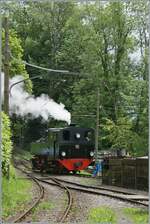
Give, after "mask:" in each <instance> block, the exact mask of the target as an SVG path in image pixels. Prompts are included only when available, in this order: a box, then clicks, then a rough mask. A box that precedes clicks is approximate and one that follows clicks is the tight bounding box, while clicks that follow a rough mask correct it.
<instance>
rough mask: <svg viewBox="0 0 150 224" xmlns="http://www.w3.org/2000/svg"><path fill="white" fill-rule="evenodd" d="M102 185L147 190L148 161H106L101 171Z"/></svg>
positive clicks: (143, 159)
mask: <svg viewBox="0 0 150 224" xmlns="http://www.w3.org/2000/svg"><path fill="white" fill-rule="evenodd" d="M102 183H103V184H108V185H114V186H119V187H126V188H133V189H139V190H148V159H147V158H146V159H145V158H136V159H107V160H104V164H103V169H102Z"/></svg>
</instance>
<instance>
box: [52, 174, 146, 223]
mask: <svg viewBox="0 0 150 224" xmlns="http://www.w3.org/2000/svg"><path fill="white" fill-rule="evenodd" d="M56 177H57V178H59V179H63V180H67V181H71V182H75V183H81V184H85V185H93V186H102V185H101V179H98V178H85V177H84V178H82V177H76V176H64V175H63V176H61V175H60V176H56ZM106 187H108V188H110V189H112V188H113V189H116V190H117V189H120V190H121V189H122V190H124V188H118V187H114V186H113V187H112V186H106ZM126 190H127V189H126ZM127 191H129V192H131V193H132V192H134V193H139V194H145V195H147V192H143V191H134V190H130V189H128V190H127ZM72 195H73V199H74V201H73V202H74V203H73V208H72V210H71V212H70V214H69V216H68V217H67V219H66V222H67V223H88V215H89V212H90V210H91V209H92V208H97V207H103V206H106V207H109V208H110V209H112V210H113V211H114V212H115V214H116V217H117V224H133V223H132V221H131V220H130V219H129V218H128V217H126V216H125V215H124V214H123V209H124V208H137V207H138V208H144V209H145V207H143V206H136V205H133V204H131V203H129V202H124V201H120V200H116V199H113V198H110V197H106V196H100V195H91V194H87V193H83V192H77V191H74V190H72Z"/></svg>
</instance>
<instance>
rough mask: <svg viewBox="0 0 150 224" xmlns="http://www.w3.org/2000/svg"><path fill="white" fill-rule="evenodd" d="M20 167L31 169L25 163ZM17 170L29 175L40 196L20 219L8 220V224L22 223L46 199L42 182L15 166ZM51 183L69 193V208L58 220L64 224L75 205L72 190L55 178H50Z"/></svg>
mask: <svg viewBox="0 0 150 224" xmlns="http://www.w3.org/2000/svg"><path fill="white" fill-rule="evenodd" d="M20 165H23V166H24V168H25V169H29V167H27V165H26V164H25V163H24V162H23V163H22V162H21V163H20ZM15 167H16V169H18V170H20V171H21V172H23V173H24V174H26V175H27V178H28V179H31V180H33V181H34V182H35V183H36V185H37V186H38V188H39V196H38V198H37V199H36V200H35V201H34V202H33V203H32V205H31V206H30V207H29V208H28V209H27V210H26V211H25V212H24V213H22V214H21V215H20V216H19V217H17V218H10V219H8V220H7V222H13V223H17V222H20V221H21V220H23V219H25V217H26V216H27V215H28V214H29V213H30V212H31V211H32V210H33V208H35V207H36V206H37V205H38V204H39V203H40V200H41V199H42V198H43V197H44V187H43V185H41V182H42V181H41V180H39V178H37V177H35V176H34V175H33V173H31V172H29V171H26V170H25V169H23V168H20V167H19V166H18V165H15ZM50 179H51V181H53V184H52V185H56V186H58V187H60V188H63V189H64V190H65V192H66V193H67V196H68V203H67V206H66V208H65V211H64V212H63V215H62V216H61V217H60V218H58V221H57V222H58V223H59V222H60V223H63V222H64V221H65V219H66V217H67V215H68V214H69V211H70V209H71V207H72V203H73V197H72V195H71V192H70V190H69V189H68V188H67V187H66V186H65V185H64V184H62V183H61V182H60V181H59V180H57V179H55V178H50ZM47 184H50V183H47Z"/></svg>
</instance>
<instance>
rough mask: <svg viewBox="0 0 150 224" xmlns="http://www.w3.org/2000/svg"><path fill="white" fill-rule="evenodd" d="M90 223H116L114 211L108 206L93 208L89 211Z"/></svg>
mask: <svg viewBox="0 0 150 224" xmlns="http://www.w3.org/2000/svg"><path fill="white" fill-rule="evenodd" d="M88 223H93V224H94V223H103V224H104V223H105V224H106V223H111V224H115V223H116V215H115V213H114V211H113V210H112V209H110V208H108V207H98V208H93V209H91V210H90V212H89V217H88Z"/></svg>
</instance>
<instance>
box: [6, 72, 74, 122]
mask: <svg viewBox="0 0 150 224" xmlns="http://www.w3.org/2000/svg"><path fill="white" fill-rule="evenodd" d="M3 77H4V74H3ZM23 79H24V78H23V77H22V76H15V77H13V78H12V79H11V80H10V86H11V85H12V84H13V83H16V82H18V81H20V80H23ZM3 80H4V79H3ZM2 89H4V88H2ZM2 91H3V90H2ZM9 104H10V114H14V113H15V114H17V115H20V116H22V117H24V116H30V117H32V118H37V117H42V118H43V119H44V120H45V121H46V120H48V118H49V117H52V118H54V119H56V120H61V121H66V122H67V123H68V124H70V122H71V114H70V113H69V112H68V111H67V110H66V109H65V106H64V105H63V104H62V103H60V104H58V103H56V102H55V101H54V100H53V99H50V98H49V96H48V95H46V94H41V95H40V96H39V97H35V96H33V95H31V94H29V93H28V92H26V91H25V90H24V83H23V82H22V83H20V84H17V85H15V86H14V87H13V88H12V89H11V95H10V100H9Z"/></svg>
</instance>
